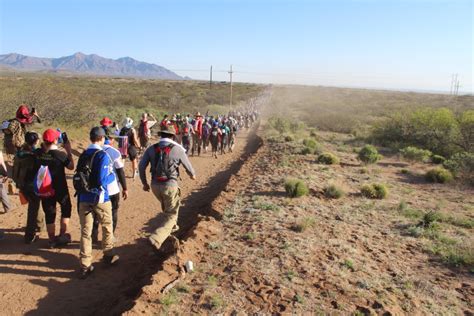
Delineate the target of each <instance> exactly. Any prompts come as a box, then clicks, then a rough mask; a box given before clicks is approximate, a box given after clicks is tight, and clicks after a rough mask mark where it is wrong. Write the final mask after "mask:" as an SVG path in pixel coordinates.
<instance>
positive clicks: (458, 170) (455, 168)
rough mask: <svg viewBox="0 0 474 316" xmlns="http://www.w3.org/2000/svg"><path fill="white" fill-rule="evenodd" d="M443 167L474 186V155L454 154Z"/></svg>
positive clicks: (465, 153) (466, 153)
mask: <svg viewBox="0 0 474 316" xmlns="http://www.w3.org/2000/svg"><path fill="white" fill-rule="evenodd" d="M443 166H444V167H445V168H446V169H448V170H449V171H451V172H452V173H453V174H454V175H456V176H457V177H460V178H461V179H463V180H467V181H469V182H471V184H474V153H468V152H461V153H457V154H454V155H453V156H451V158H449V159H448V160H446V161H445V162H444V163H443Z"/></svg>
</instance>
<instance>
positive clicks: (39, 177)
mask: <svg viewBox="0 0 474 316" xmlns="http://www.w3.org/2000/svg"><path fill="white" fill-rule="evenodd" d="M34 191H35V194H36V195H37V196H39V197H40V198H51V197H53V196H55V194H56V192H55V190H54V188H53V177H52V176H51V171H50V170H49V167H48V166H41V167H40V168H39V169H38V172H37V173H36V176H35V180H34Z"/></svg>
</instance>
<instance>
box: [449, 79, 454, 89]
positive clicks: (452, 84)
mask: <svg viewBox="0 0 474 316" xmlns="http://www.w3.org/2000/svg"><path fill="white" fill-rule="evenodd" d="M453 88H454V74H452V75H451V88H450V89H449V94H453Z"/></svg>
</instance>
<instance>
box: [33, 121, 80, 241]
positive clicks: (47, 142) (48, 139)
mask: <svg viewBox="0 0 474 316" xmlns="http://www.w3.org/2000/svg"><path fill="white" fill-rule="evenodd" d="M59 137H60V132H59V131H57V130H55V129H47V130H46V131H45V132H44V133H43V144H42V145H41V148H40V149H38V150H37V151H36V154H37V161H36V166H35V167H36V169H37V170H38V169H40V167H41V166H47V167H48V168H49V171H50V173H51V178H52V187H53V189H54V195H53V196H51V197H46V198H44V197H41V204H42V206H43V211H44V213H45V217H46V228H47V231H48V237H49V244H50V247H52V248H54V247H56V246H61V245H66V244H68V243H69V242H70V241H71V235H70V234H68V233H67V228H68V224H69V219H70V218H71V210H72V205H71V197H70V196H69V189H68V186H67V181H66V173H65V168H67V169H69V170H73V169H74V160H73V157H72V153H71V143H70V142H69V140H67V141H66V142H65V143H64V149H65V151H66V152H64V151H61V150H59V148H58V139H59ZM56 204H59V205H60V207H61V228H60V234H59V236H56V226H55V221H56Z"/></svg>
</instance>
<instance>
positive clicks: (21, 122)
mask: <svg viewBox="0 0 474 316" xmlns="http://www.w3.org/2000/svg"><path fill="white" fill-rule="evenodd" d="M35 117H36V118H37V119H38V122H39V121H40V119H39V116H38V114H37V113H36V110H35V109H34V108H33V109H32V110H31V112H30V110H29V109H28V107H27V106H26V105H25V104H22V105H20V106H19V107H18V109H17V111H16V115H15V118H14V119H11V120H8V121H5V122H3V124H2V130H3V132H4V134H5V138H4V140H3V141H4V148H5V153H6V154H7V155H15V154H16V152H17V151H18V150H19V149H20V147H21V146H22V145H23V142H24V139H25V134H26V131H27V128H26V126H27V125H30V124H32V123H33V119H34V118H35Z"/></svg>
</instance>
